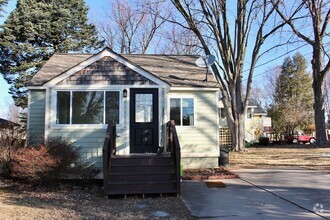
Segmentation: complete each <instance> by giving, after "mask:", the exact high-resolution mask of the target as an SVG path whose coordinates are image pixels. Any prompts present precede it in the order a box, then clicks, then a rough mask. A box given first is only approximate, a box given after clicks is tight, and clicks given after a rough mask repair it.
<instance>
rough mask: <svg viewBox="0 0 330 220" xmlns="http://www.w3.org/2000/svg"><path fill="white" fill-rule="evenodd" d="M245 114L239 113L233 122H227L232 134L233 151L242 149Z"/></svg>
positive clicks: (243, 147)
mask: <svg viewBox="0 0 330 220" xmlns="http://www.w3.org/2000/svg"><path fill="white" fill-rule="evenodd" d="M244 119H245V114H244V113H241V114H239V116H238V117H237V118H235V120H234V121H233V122H229V121H227V123H228V127H229V129H230V131H231V136H232V149H233V150H235V151H244V150H245V145H244V136H245V126H244Z"/></svg>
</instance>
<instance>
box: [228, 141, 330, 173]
mask: <svg viewBox="0 0 330 220" xmlns="http://www.w3.org/2000/svg"><path fill="white" fill-rule="evenodd" d="M329 155H330V146H327V147H325V148H316V147H313V146H311V145H273V146H267V147H250V148H248V149H247V151H246V152H230V153H229V167H228V169H229V170H234V169H239V168H269V167H291V166H298V167H303V168H308V169H314V170H318V171H322V172H327V173H330V156H329Z"/></svg>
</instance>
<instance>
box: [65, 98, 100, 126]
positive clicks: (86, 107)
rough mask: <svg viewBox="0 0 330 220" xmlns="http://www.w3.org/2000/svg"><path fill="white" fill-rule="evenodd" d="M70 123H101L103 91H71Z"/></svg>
mask: <svg viewBox="0 0 330 220" xmlns="http://www.w3.org/2000/svg"><path fill="white" fill-rule="evenodd" d="M72 124H103V92H72Z"/></svg>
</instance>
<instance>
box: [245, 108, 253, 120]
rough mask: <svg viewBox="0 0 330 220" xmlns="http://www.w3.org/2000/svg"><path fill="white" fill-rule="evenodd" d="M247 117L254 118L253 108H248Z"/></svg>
mask: <svg viewBox="0 0 330 220" xmlns="http://www.w3.org/2000/svg"><path fill="white" fill-rule="evenodd" d="M246 117H247V118H252V109H251V108H248V109H247V112H246Z"/></svg>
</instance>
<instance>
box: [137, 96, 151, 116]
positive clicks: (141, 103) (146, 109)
mask: <svg viewBox="0 0 330 220" xmlns="http://www.w3.org/2000/svg"><path fill="white" fill-rule="evenodd" d="M152 98H153V94H135V122H152V120H153V115H152V114H153V112H152V109H153V103H152Z"/></svg>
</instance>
